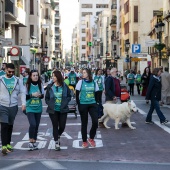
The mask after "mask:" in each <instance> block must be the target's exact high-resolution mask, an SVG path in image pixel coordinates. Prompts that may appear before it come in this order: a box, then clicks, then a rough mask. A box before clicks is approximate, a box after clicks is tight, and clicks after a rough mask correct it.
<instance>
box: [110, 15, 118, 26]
mask: <svg viewBox="0 0 170 170" xmlns="http://www.w3.org/2000/svg"><path fill="white" fill-rule="evenodd" d="M116 23H117V17H116V15H114V16H113V18H112V19H111V22H110V26H112V25H114V24H116Z"/></svg>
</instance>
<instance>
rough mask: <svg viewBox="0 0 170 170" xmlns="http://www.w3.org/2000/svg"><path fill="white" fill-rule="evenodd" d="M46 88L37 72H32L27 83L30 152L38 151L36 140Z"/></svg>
mask: <svg viewBox="0 0 170 170" xmlns="http://www.w3.org/2000/svg"><path fill="white" fill-rule="evenodd" d="M43 98H44V87H43V85H42V82H41V78H40V75H39V73H38V71H37V70H31V72H30V73H29V76H28V80H27V83H26V115H27V118H28V121H29V144H28V148H29V150H30V151H33V150H36V149H38V147H37V144H36V140H37V133H38V128H39V124H40V119H41V114H42V101H41V99H43Z"/></svg>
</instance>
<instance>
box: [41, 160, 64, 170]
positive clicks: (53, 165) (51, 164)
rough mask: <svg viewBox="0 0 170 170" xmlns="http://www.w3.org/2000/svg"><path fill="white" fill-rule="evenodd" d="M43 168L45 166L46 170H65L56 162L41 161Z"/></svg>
mask: <svg viewBox="0 0 170 170" xmlns="http://www.w3.org/2000/svg"><path fill="white" fill-rule="evenodd" d="M41 163H42V164H43V165H44V166H46V167H47V168H48V169H67V168H65V167H64V166H62V165H61V164H59V163H58V162H55V161H42V162H41Z"/></svg>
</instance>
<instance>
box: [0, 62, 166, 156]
mask: <svg viewBox="0 0 170 170" xmlns="http://www.w3.org/2000/svg"><path fill="white" fill-rule="evenodd" d="M160 75H161V70H160V69H158V68H157V69H154V70H153V73H152V75H151V74H150V70H149V68H146V69H145V71H144V74H143V75H140V72H138V73H137V74H136V75H134V74H133V73H132V71H131V72H130V73H129V74H128V75H127V80H128V84H129V86H130V93H131V94H132V95H133V94H134V93H133V84H134V80H133V79H136V83H137V84H138V83H139V82H142V85H143V91H142V93H143V94H144V95H146V100H147V101H149V100H151V107H150V110H149V112H148V115H147V118H146V123H149V124H152V123H153V121H152V113H153V110H154V109H156V111H157V114H158V116H159V118H160V122H161V123H162V124H165V123H167V122H168V120H166V118H165V116H164V115H163V113H162V112H161V110H160V107H159V101H160V99H161V79H160ZM65 78H68V80H69V85H72V86H73V88H75V91H76V102H77V105H78V110H79V113H80V117H81V134H82V141H83V143H82V147H83V148H87V147H88V145H90V146H91V147H95V146H96V143H95V140H94V138H95V135H96V131H97V128H98V119H99V118H100V117H101V116H103V112H102V109H101V107H102V94H103V92H104V94H105V100H106V102H109V103H120V102H121V101H120V97H121V86H120V77H119V76H118V71H117V69H116V68H112V69H111V70H107V76H105V77H104V76H102V70H101V69H97V70H96V72H95V74H94V75H93V73H92V72H91V70H90V69H88V68H84V69H83V70H82V72H81V78H80V76H79V79H78V76H77V74H76V73H75V70H74V69H73V68H72V69H71V70H70V73H69V74H68V75H67V77H65ZM137 87H138V89H140V83H139V84H138V85H137ZM138 92H139V91H138ZM19 94H20V96H21V103H22V111H23V113H25V114H26V116H27V118H28V122H29V144H28V150H31V151H33V150H37V149H38V147H37V143H36V140H37V133H38V128H39V124H40V120H41V115H42V111H43V109H42V99H43V98H44V97H45V102H46V104H47V113H49V117H50V120H51V123H52V127H53V137H54V141H55V150H57V151H59V150H60V145H61V140H60V136H61V135H62V133H63V132H64V130H65V126H66V121H67V113H68V112H69V107H68V104H69V102H70V100H71V91H70V88H69V87H68V85H67V84H66V83H65V82H64V76H63V73H62V72H61V71H59V70H56V69H55V70H54V71H53V72H52V79H51V80H50V81H49V83H48V85H47V87H46V93H45V92H44V87H43V83H42V81H41V76H40V75H39V72H38V71H37V70H31V71H28V70H26V71H25V73H24V77H23V78H22V79H19V78H18V77H16V76H15V66H14V64H12V63H4V64H3V68H2V71H1V72H0V123H1V141H2V153H3V154H4V155H6V154H7V153H9V152H12V151H13V147H12V146H11V136H12V131H13V125H14V120H15V117H16V115H17V112H18V95H19ZM88 114H89V115H90V117H91V120H92V125H91V129H90V132H89V138H88V137H87V126H88ZM100 123H101V124H102V122H100Z"/></svg>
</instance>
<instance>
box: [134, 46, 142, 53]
mask: <svg viewBox="0 0 170 170" xmlns="http://www.w3.org/2000/svg"><path fill="white" fill-rule="evenodd" d="M140 52H141V45H140V44H132V53H140Z"/></svg>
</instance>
